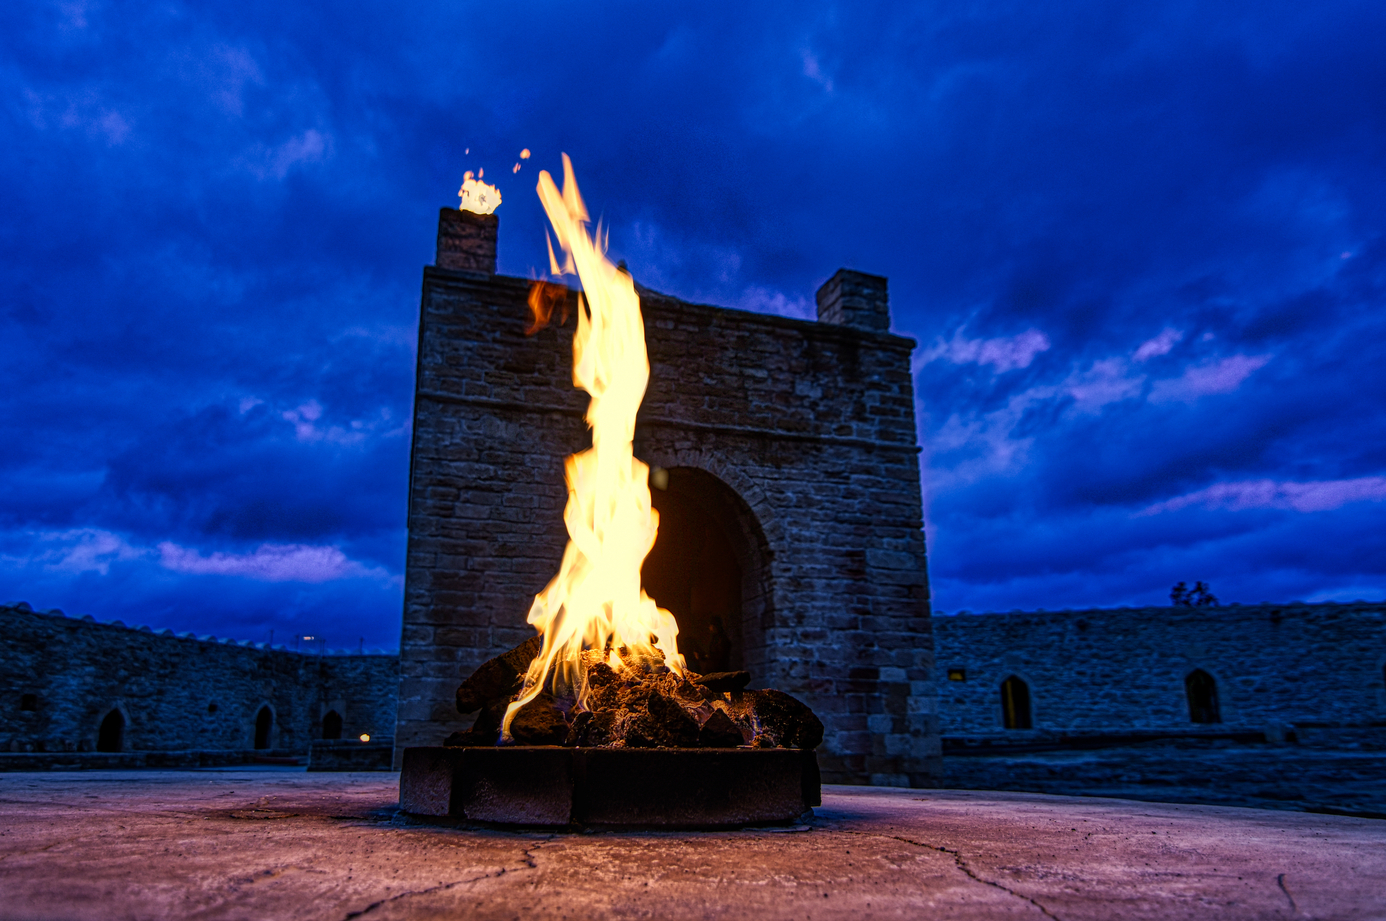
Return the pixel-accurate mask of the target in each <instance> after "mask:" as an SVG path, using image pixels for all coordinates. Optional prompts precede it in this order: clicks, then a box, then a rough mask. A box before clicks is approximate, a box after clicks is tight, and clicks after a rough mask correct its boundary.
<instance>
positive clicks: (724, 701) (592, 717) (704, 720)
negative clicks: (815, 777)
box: [443, 637, 823, 750]
mask: <svg viewBox="0 0 1386 921" xmlns="http://www.w3.org/2000/svg"><path fill="white" fill-rule="evenodd" d="M539 639H540V638H539V637H535V638H533V639H531V640H529V641H528V642H526V643H524V644H522V645H520V646H518V647H516V648H515V649H512V650H511V651H510V652H507V653H505V654H504V655H502V656H498V657H496V658H494V659H492V660H490V661H489V662H487V663H486V664H484V665H482V666H481V667H480V668H478V669H477V670H476V672H474V673H473V674H472V675H471V677H469V678H468V679H467V680H466V681H464V682H463V683H462V686H461V687H459V688H458V689H457V709H458V710H459V711H460V712H463V713H467V712H472V711H475V710H478V709H479V710H481V713H480V715H479V716H478V717H477V720H476V723H475V725H473V726H472V728H471V729H469V730H467V731H465V732H455V733H453V734H452V735H451V736H449V737H448V738H447V741H445V742H444V743H443V744H444V745H446V746H449V747H465V748H470V747H480V746H495V745H499V744H501V720H502V717H503V716H504V714H505V711H506V708H507V707H509V706H510V704H511V703H512V701H513V700H517V699H519V697H520V696H521V685H522V683H523V676H524V671H525V668H526V667H527V666H528V664H529V663H528V661H527V660H526V659H525V657H526V656H529V657H531V658H532V657H533V656H534V655H536V654H537V653H538V642H539ZM750 680H751V676H750V674H749V673H748V672H719V673H717V674H712V675H698V674H696V673H694V672H691V671H688V670H687V669H686V668H685V669H684V673H683V675H678V674H676V673H674V672H673V671H671V670H669V669H668V668H666V667H664V666H663V665H662V664H661V663H659V662H645V663H642V664H640V665H637V666H636V667H627V668H624V669H623V670H622V671H620V672H617V671H616V670H615V669H613V668H612V667H611V666H610V665H608V664H606V662H604V661H594V662H591V663H590V664H588V665H587V686H588V695H587V702H586V706H585V707H582V706H580V705H579V704H578V701H577V696H576V695H575V694H573V695H569V696H563V697H554V695H553V694H551V693H549V692H547V691H545V692H542V693H540V694H538V695H536V696H534V697H533V699H531V700H529V701H528V702H527V703H525V704H524V705H523V706H521V707H520V708H519V710H517V711H516V713H515V716H514V717H513V718H512V720H511V723H510V735H511V738H512V740H513V741H514V743H515V744H518V745H566V746H569V747H581V748H737V747H746V746H749V747H752V748H797V749H803V750H811V749H813V748H816V747H817V746H818V745H819V743H821V742H822V741H823V724H822V723H821V722H819V720H818V717H816V716H814V714H813V711H812V710H810V709H809V708H808V707H806V706H805V705H804V704H803V703H801V702H799V701H798V700H795V699H794V698H793V697H790V696H789V695H788V694H785V693H782V692H780V691H774V690H759V691H747V690H745V687H746V685H747V684H748V683H750ZM464 708H466V709H464Z"/></svg>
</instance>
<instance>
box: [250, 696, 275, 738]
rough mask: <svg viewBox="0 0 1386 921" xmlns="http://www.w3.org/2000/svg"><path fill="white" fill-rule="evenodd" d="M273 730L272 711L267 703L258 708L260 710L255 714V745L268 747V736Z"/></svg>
mask: <svg viewBox="0 0 1386 921" xmlns="http://www.w3.org/2000/svg"><path fill="white" fill-rule="evenodd" d="M273 730H274V711H272V710H270V708H269V704H266V705H265V706H263V707H261V708H260V712H259V713H257V714H255V747H256V748H269V747H270V736H271V735H272V733H273Z"/></svg>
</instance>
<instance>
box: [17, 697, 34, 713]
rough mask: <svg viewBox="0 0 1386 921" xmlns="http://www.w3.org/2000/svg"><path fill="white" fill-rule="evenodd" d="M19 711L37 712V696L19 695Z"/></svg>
mask: <svg viewBox="0 0 1386 921" xmlns="http://www.w3.org/2000/svg"><path fill="white" fill-rule="evenodd" d="M19 709H21V710H28V711H30V712H32V711H34V710H37V709H38V695H37V694H21V695H20V696H19Z"/></svg>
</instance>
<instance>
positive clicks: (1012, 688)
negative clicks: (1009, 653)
mask: <svg viewBox="0 0 1386 921" xmlns="http://www.w3.org/2000/svg"><path fill="white" fill-rule="evenodd" d="M1001 719H1002V720H1003V721H1004V723H1005V726H1006V728H1007V729H1029V728H1030V726H1031V723H1030V686H1029V685H1027V684H1026V683H1025V682H1024V681H1021V680H1020V679H1019V678H1017V677H1016V676H1015V675H1011V676H1010V677H1009V678H1007V679H1006V680H1005V681H1003V682H1001Z"/></svg>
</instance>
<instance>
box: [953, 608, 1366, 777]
mask: <svg viewBox="0 0 1386 921" xmlns="http://www.w3.org/2000/svg"><path fill="white" fill-rule="evenodd" d="M934 643H935V651H936V654H937V656H938V665H939V671H940V678H941V680H940V688H939V690H940V713H941V714H942V731H943V735H944V736H945V738H946V739H947V741H948V743H949V747H950V749H953V750H958V749H965V748H968V747H975V746H977V745H981V744H982V743H986V745H988V746H989V747H996V746H1002V745H1026V746H1033V745H1036V744H1039V743H1042V742H1045V741H1050V742H1059V741H1063V740H1067V741H1068V742H1071V743H1084V744H1093V743H1096V742H1098V741H1100V740H1101V739H1102V738H1103V737H1105V738H1107V739H1109V740H1112V741H1118V740H1120V739H1121V738H1122V737H1130V736H1141V737H1148V738H1153V737H1156V736H1163V737H1172V736H1176V735H1184V736H1190V737H1197V736H1209V735H1214V736H1217V735H1221V736H1234V737H1243V738H1247V739H1253V738H1256V737H1263V738H1264V739H1266V740H1268V741H1272V742H1283V741H1290V742H1300V743H1305V744H1315V743H1324V744H1332V745H1343V744H1353V743H1358V744H1367V745H1377V746H1380V747H1386V604H1382V603H1375V604H1368V603H1360V602H1359V603H1355V604H1314V605H1307V604H1290V605H1280V604H1258V605H1232V606H1228V607H1216V608H1210V607H1202V608H1187V607H1174V608H1169V607H1159V608H1118V609H1103V610H1088V611H1057V612H1033V611H1030V612H1023V613H1022V612H1016V613H1012V614H960V615H956V616H951V617H948V616H941V617H935V618H934Z"/></svg>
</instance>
